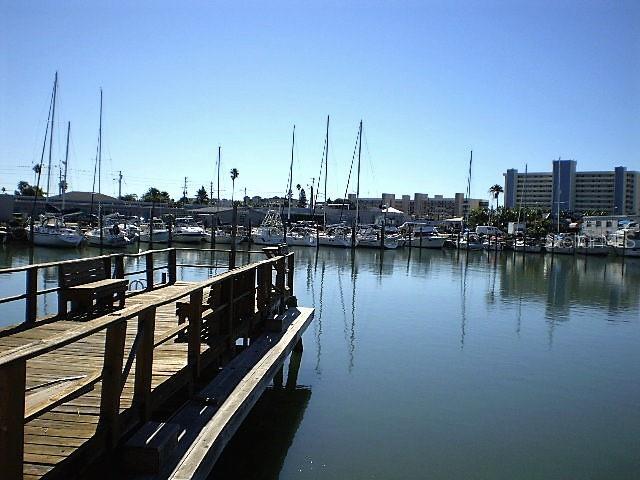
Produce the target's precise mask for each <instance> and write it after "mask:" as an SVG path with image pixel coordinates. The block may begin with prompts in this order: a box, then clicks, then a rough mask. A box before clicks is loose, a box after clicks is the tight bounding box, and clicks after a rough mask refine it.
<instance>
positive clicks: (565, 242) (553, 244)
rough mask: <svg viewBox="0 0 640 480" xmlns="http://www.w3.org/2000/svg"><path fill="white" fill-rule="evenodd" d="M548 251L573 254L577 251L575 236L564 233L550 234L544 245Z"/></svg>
mask: <svg viewBox="0 0 640 480" xmlns="http://www.w3.org/2000/svg"><path fill="white" fill-rule="evenodd" d="M544 248H545V250H546V251H547V252H550V253H560V254H565V255H573V254H574V253H575V251H576V248H575V242H574V238H573V236H569V235H566V234H563V233H558V234H556V235H553V234H549V235H547V239H546V242H545V245H544Z"/></svg>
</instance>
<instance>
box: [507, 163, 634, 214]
mask: <svg viewBox="0 0 640 480" xmlns="http://www.w3.org/2000/svg"><path fill="white" fill-rule="evenodd" d="M576 164H577V163H576V161H575V160H554V161H553V169H552V171H551V172H527V173H521V172H518V170H516V169H509V170H507V172H506V173H505V174H504V179H505V181H504V204H505V206H506V207H507V208H517V207H518V206H520V205H522V206H527V207H534V208H542V209H544V210H549V211H556V210H557V209H558V207H560V210H563V211H572V212H587V211H594V210H595V211H603V212H608V213H611V214H613V215H637V214H639V213H640V172H635V171H629V170H627V168H626V167H616V168H615V169H614V170H612V171H602V172H578V171H577V170H576Z"/></svg>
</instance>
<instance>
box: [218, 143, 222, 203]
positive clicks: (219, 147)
mask: <svg viewBox="0 0 640 480" xmlns="http://www.w3.org/2000/svg"><path fill="white" fill-rule="evenodd" d="M221 149H222V147H221V146H220V145H218V204H217V206H220V150H221Z"/></svg>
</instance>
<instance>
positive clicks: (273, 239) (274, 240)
mask: <svg viewBox="0 0 640 480" xmlns="http://www.w3.org/2000/svg"><path fill="white" fill-rule="evenodd" d="M251 240H252V241H253V243H255V244H256V245H280V244H282V243H284V236H282V235H276V236H273V235H260V234H257V233H254V234H253V235H251Z"/></svg>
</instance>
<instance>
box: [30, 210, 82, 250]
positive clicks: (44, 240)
mask: <svg viewBox="0 0 640 480" xmlns="http://www.w3.org/2000/svg"><path fill="white" fill-rule="evenodd" d="M26 232H27V237H28V238H29V240H32V241H33V244H34V245H38V246H42V247H77V246H78V245H80V243H82V241H83V240H84V237H83V236H82V234H81V233H80V231H78V230H75V229H72V228H68V227H67V226H66V225H65V223H64V219H63V217H62V216H60V215H42V216H41V217H40V223H39V224H38V225H34V226H33V239H32V238H31V235H30V230H29V227H26Z"/></svg>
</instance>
